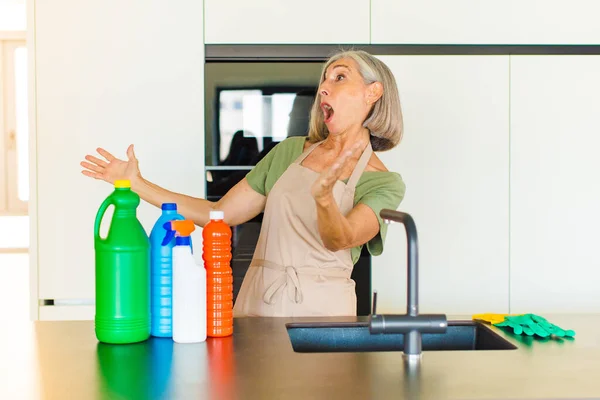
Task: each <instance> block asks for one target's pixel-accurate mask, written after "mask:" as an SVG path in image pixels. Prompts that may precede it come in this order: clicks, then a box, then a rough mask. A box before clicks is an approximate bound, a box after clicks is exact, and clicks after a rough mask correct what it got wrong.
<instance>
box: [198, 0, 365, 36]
mask: <svg viewBox="0 0 600 400" xmlns="http://www.w3.org/2000/svg"><path fill="white" fill-rule="evenodd" d="M204 4H205V12H206V18H205V31H204V32H205V34H204V39H205V43H206V44H234V43H243V44H253V43H256V44H263V43H267V44H282V43H284V44H304V43H306V44H320V43H333V44H338V43H365V44H366V43H369V1H368V0H330V1H319V0H304V1H295V2H292V1H281V0H256V1H238V0H206V1H205V2H204Z"/></svg>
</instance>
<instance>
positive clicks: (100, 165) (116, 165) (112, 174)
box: [81, 145, 142, 184]
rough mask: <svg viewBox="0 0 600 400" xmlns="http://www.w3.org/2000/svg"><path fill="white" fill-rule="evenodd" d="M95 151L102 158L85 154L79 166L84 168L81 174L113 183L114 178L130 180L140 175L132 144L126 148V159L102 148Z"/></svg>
mask: <svg viewBox="0 0 600 400" xmlns="http://www.w3.org/2000/svg"><path fill="white" fill-rule="evenodd" d="M96 151H98V154H100V155H101V156H102V157H104V160H102V159H100V158H97V157H94V156H92V155H87V156H85V159H86V160H87V161H82V162H81V166H82V167H83V168H85V169H84V170H83V171H81V173H82V174H83V175H85V176H89V177H90V178H94V179H101V180H103V181H106V182H108V183H110V184H114V183H115V181H116V180H120V179H127V180H129V181H131V182H132V181H134V180H136V179H139V178H141V177H142V175H141V174H140V169H139V165H138V159H137V158H136V157H135V153H134V152H133V145H130V146H129V147H128V148H127V161H124V160H120V159H118V158H116V157H115V156H113V155H112V154H110V153H109V152H108V151H106V150H104V149H102V148H98V149H96ZM105 160H106V161H105Z"/></svg>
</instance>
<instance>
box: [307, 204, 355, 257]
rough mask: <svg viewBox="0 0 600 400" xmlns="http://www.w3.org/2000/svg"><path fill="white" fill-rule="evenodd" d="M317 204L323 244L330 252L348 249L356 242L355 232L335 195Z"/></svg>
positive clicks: (318, 222)
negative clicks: (337, 202)
mask: <svg viewBox="0 0 600 400" xmlns="http://www.w3.org/2000/svg"><path fill="white" fill-rule="evenodd" d="M316 204H317V225H318V227H319V234H320V236H321V240H322V241H323V244H324V245H325V247H326V248H327V249H328V250H331V251H338V250H342V249H346V248H348V247H350V246H351V244H352V243H354V242H355V238H354V236H355V235H354V231H353V229H352V226H351V225H350V222H349V221H348V219H347V218H346V217H345V216H344V215H342V213H341V212H340V209H339V208H338V206H337V204H336V202H335V199H334V198H333V195H331V196H328V197H327V198H325V199H320V200H319V201H317V202H316Z"/></svg>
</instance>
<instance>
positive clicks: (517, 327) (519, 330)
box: [494, 314, 575, 337]
mask: <svg viewBox="0 0 600 400" xmlns="http://www.w3.org/2000/svg"><path fill="white" fill-rule="evenodd" d="M494 326H500V327H508V328H512V330H513V332H514V333H515V335H521V334H523V333H525V334H526V335H528V336H533V335H538V336H540V337H548V336H551V335H554V336H558V337H565V336H566V337H573V336H575V331H573V330H564V329H562V328H560V327H558V326H556V325H554V324H552V323H550V322H548V320H546V319H545V318H543V317H540V316H539V315H535V314H523V315H515V316H506V317H505V318H504V321H502V322H499V323H497V324H494Z"/></svg>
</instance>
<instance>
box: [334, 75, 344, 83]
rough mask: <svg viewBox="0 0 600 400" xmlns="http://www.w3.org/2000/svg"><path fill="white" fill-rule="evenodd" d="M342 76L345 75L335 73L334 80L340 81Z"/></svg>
mask: <svg viewBox="0 0 600 400" xmlns="http://www.w3.org/2000/svg"><path fill="white" fill-rule="evenodd" d="M344 78H345V76H344V75H343V74H339V75H337V76H336V77H335V80H336V81H341V80H342V79H344Z"/></svg>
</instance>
